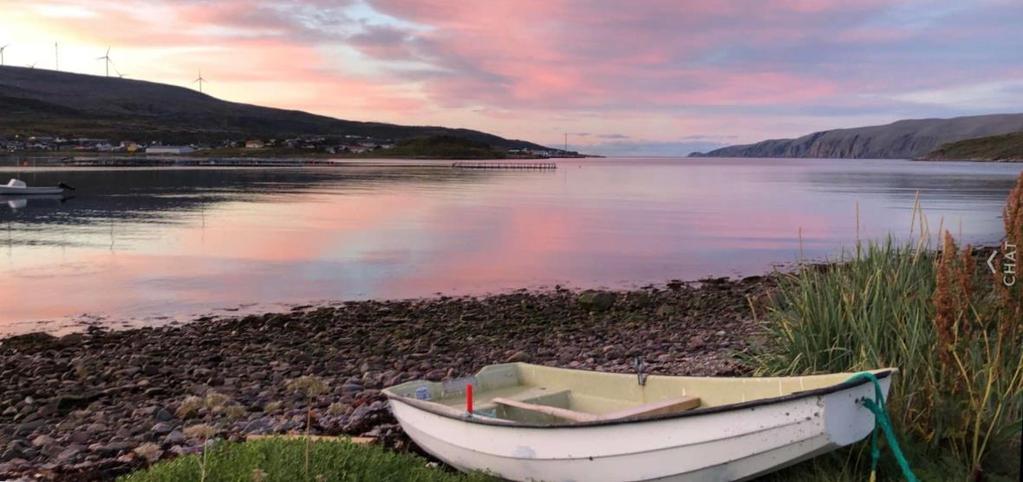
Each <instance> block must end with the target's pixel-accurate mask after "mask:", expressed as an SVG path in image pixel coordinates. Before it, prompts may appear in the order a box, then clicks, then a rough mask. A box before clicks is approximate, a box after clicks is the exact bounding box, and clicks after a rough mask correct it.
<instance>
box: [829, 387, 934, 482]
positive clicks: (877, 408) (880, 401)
mask: <svg viewBox="0 0 1023 482" xmlns="http://www.w3.org/2000/svg"><path fill="white" fill-rule="evenodd" d="M860 380H869V381H870V382H871V383H873V384H874V399H873V400H871V399H869V398H867V397H863V398H861V399H859V400H857V401H856V402H857V403H858V404H860V405H861V406H863V407H864V408H866V409H867V410H870V412H871V413H873V414H874V430H873V431H871V434H870V482H874V481H875V480H877V463H878V461H879V460H880V459H881V446H880V445H878V443H877V439H878V436H877V433H878V432H879V431H880V432H882V433H884V437H885V440H887V441H888V446H889V447H891V449H892V455H894V456H895V461H896V462H898V463H899V468H900V469H902V476H903V477H905V478H906V480H908V481H909V482H919V480H920V479H917V478H916V475H915V474H913V469H911V468H910V467H909V460H906V456H905V455H903V453H902V447H900V446H899V440H898V439H897V438H896V437H895V430H894V429H893V428H892V421H891V419H890V418H888V412H887V411H886V409H885V402H884V391H883V390H882V389H881V383H880V382H879V381H878V380H877V377H876V376H875V375H874V374H873V373H871V372H860V373H857V374H855V375H853V376H852V377H850V378H849V379H848V380H846V383H848V382H856V381H860Z"/></svg>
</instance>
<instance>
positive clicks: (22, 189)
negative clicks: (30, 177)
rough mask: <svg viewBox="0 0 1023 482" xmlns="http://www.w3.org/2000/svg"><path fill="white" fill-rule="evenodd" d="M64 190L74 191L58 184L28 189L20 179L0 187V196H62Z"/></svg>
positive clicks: (12, 180)
mask: <svg viewBox="0 0 1023 482" xmlns="http://www.w3.org/2000/svg"><path fill="white" fill-rule="evenodd" d="M65 190H69V191H74V190H75V188H73V187H71V186H68V185H67V184H64V183H60V184H58V185H56V186H52V187H50V186H47V187H29V186H28V185H27V184H25V181H22V180H21V179H11V180H10V181H7V184H2V185H0V195H5V194H6V195H18V196H25V195H37V194H50V195H52V194H63V193H64V191H65Z"/></svg>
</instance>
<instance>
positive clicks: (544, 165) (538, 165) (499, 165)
mask: <svg viewBox="0 0 1023 482" xmlns="http://www.w3.org/2000/svg"><path fill="white" fill-rule="evenodd" d="M451 167H453V168H455V169H535V170H547V169H557V168H558V165H557V164H556V163H553V162H496V161H473V162H464V161H461V162H455V163H453V164H451Z"/></svg>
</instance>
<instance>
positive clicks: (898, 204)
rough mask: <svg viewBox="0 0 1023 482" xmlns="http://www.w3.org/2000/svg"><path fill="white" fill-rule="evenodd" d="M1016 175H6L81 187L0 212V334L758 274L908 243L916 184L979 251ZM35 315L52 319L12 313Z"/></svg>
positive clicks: (674, 168)
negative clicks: (891, 241)
mask: <svg viewBox="0 0 1023 482" xmlns="http://www.w3.org/2000/svg"><path fill="white" fill-rule="evenodd" d="M1021 168H1023V166H1020V165H1005V164H967V163H933V164H930V163H914V162H902V161H808V160H756V159H755V160H749V159H743V160H729V159H719V160H708V159H694V160H610V159H608V160H586V161H567V162H561V163H560V168H559V169H558V170H557V171H555V172H521V171H519V172H515V171H477V170H472V171H459V170H454V169H449V168H446V167H443V165H433V166H431V165H425V166H412V167H401V168H396V167H393V166H392V167H373V166H368V167H344V168H309V169H286V168H274V169H238V168H233V169H210V168H204V169H131V170H125V169H120V170H115V169H91V170H90V169H74V170H67V169H35V170H33V169H24V168H14V169H21V172H19V173H18V174H19V175H20V177H22V178H23V179H25V180H26V181H27V182H29V184H34V185H50V184H55V183H56V182H59V181H64V182H67V183H68V184H71V185H75V186H77V187H78V188H79V190H78V191H76V193H75V194H76V197H75V198H73V199H67V200H63V201H61V200H55V199H26V200H10V201H16V202H15V204H14V205H12V204H10V203H8V204H6V205H4V204H0V229H3V230H4V233H3V234H2V235H0V243H2V242H5V243H4V244H6V246H4V248H6V249H5V251H6V259H3V257H0V333H2V332H5V331H6V332H13V331H25V330H27V329H30V328H33V327H39V326H43V327H44V328H45V329H50V330H59V329H60V328H61V327H62V326H64V325H63V323H64V322H65V321H66V320H68V319H76V318H80V317H81V316H82V314H83V313H88V314H90V315H94V316H96V315H100V316H106V317H107V318H106V319H105V320H104V321H103V322H104V323H115V322H116V320H119V319H124V318H131V319H133V320H136V321H138V322H140V323H149V324H159V323H165V322H167V321H168V320H170V319H174V318H188V317H190V316H195V315H198V314H202V313H206V312H209V311H211V310H216V309H222V308H227V309H230V310H234V309H236V308H237V307H238V306H239V305H245V306H248V307H250V308H249V309H252V310H259V309H267V308H266V306H265V305H256V306H251V305H250V304H251V303H285V302H295V303H305V302H309V301H319V300H340V299H353V298H367V297H408V296H425V295H429V294H431V293H434V292H437V291H443V292H448V293H480V292H488V291H500V290H505V289H514V288H520V287H536V286H541V285H547V286H551V285H553V284H555V283H560V284H566V285H570V286H576V287H588V286H600V285H604V286H623V285H624V286H631V285H636V284H643V283H647V282H662V281H664V280H667V279H670V278H683V279H695V278H699V277H702V276H707V275H731V274H744V273H760V272H763V271H764V270H767V269H770V267H771V266H772V264H774V263H785V262H791V261H794V260H795V259H796V257H797V256H798V253H799V252H801V251H802V252H803V254H804V255H805V256H807V257H817V256H827V255H835V254H836V253H838V252H840V250H841V249H842V248H843V247H848V246H850V245H851V243H852V242H853V241H854V240H855V239H856V237H857V236H860V237H863V238H870V237H879V236H884V235H886V234H888V233H893V234H895V235H897V236H905V235H906V234H908V232H909V225H910V220H911V218H912V215H911V212H910V210H911V209H912V206H913V204H914V202H915V200H916V197H917V195H918V194H917V193H919V197H920V201H921V203H922V204H923V205H924V207H925V209H927V214H928V218H929V219H930V220H931V224H932V229H934V230H936V229H937V226H938V225H939V224H942V225H944V226H947V227H951V228H952V229H953V231H961V233H962V237H963V238H965V239H966V240H967V241H972V242H984V241H987V242H991V241H993V240H995V239H997V238H998V236H999V234H1000V226H1001V220H1000V218H999V215H1000V212H1001V205H1002V203H1003V201H1004V198H1005V195H1006V193H1007V192H1008V190H1009V189H1010V188H1011V185H1012V183H1013V179H1014V176H1015V175H1017V174H1018V173H1019V171H1020V169H1021ZM3 171H4V170H3V169H2V168H0V178H2V177H4V175H5V174H6V173H5V172H3ZM8 171H9V172H13V169H8ZM0 201H2V200H0ZM857 206H858V208H859V211H860V219H861V223H860V226H859V229H858V230H857V225H856V209H857ZM800 233H801V239H800ZM225 312H226V313H234V311H225ZM47 319H50V320H57V321H56V322H54V323H51V324H47V325H38V324H35V323H24V322H35V321H36V320H47Z"/></svg>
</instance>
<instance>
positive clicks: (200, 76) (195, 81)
mask: <svg viewBox="0 0 1023 482" xmlns="http://www.w3.org/2000/svg"><path fill="white" fill-rule="evenodd" d="M197 82H198V83H199V93H200V94H201V93H202V83H203V82H206V79H204V78H202V69H199V78H197V79H195V80H194V81H192V83H193V84H194V83H197Z"/></svg>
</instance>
